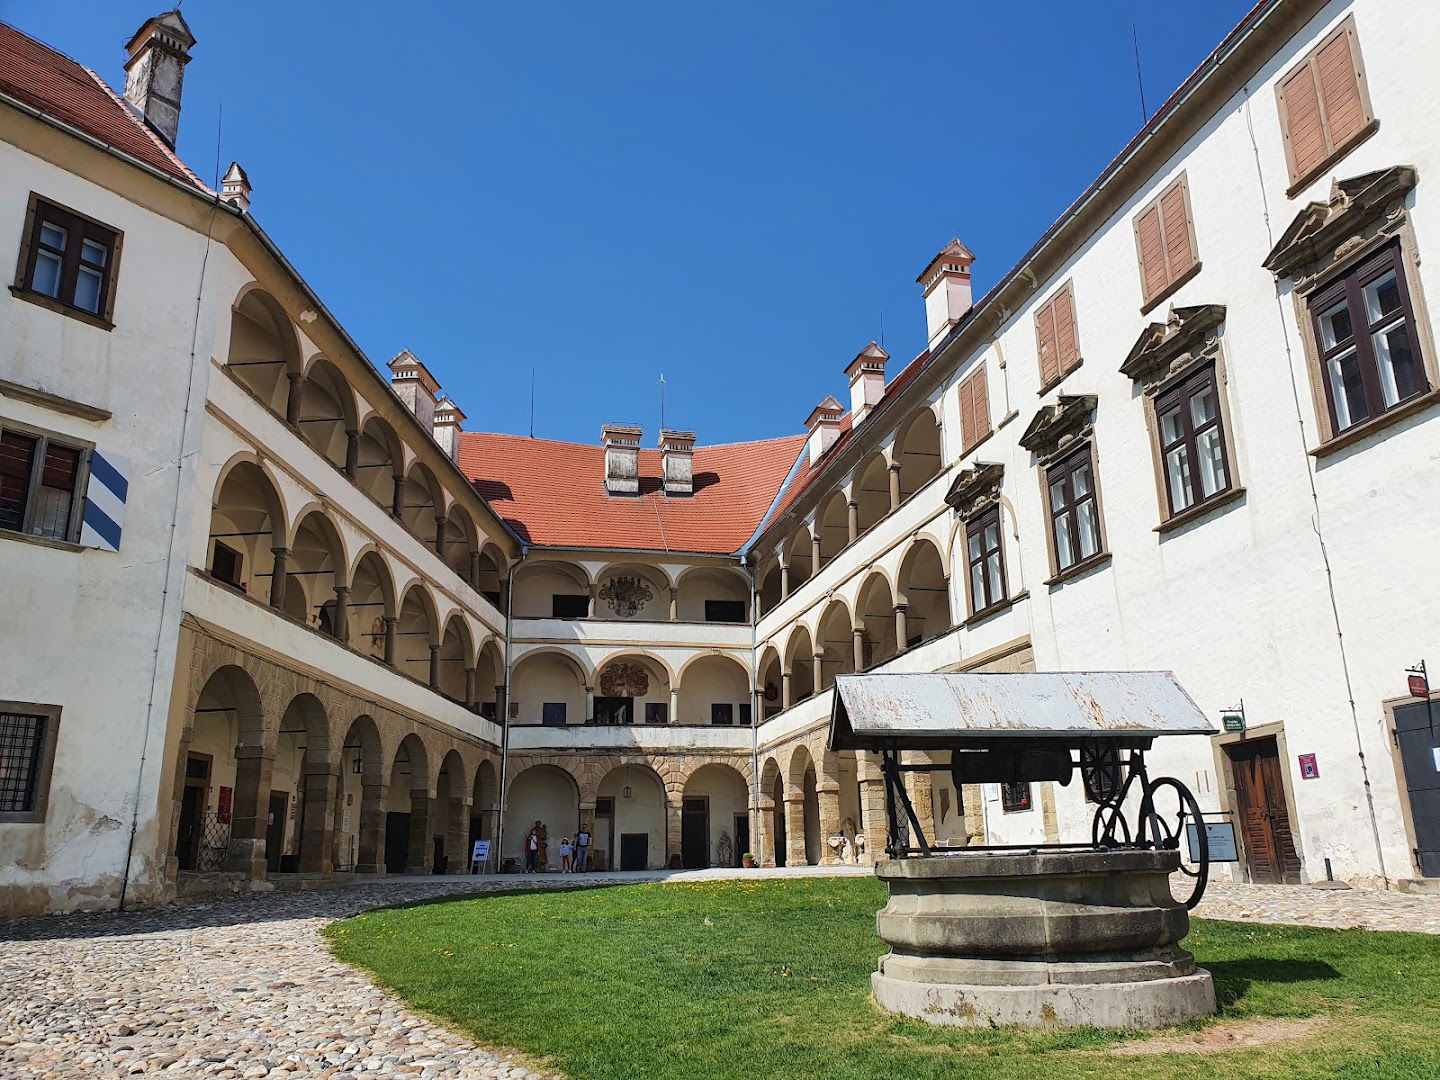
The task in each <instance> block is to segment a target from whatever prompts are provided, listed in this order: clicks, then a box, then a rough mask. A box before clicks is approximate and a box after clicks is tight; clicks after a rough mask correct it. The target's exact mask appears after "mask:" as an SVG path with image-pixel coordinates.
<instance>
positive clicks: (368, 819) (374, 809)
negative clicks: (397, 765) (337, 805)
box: [355, 777, 385, 874]
mask: <svg viewBox="0 0 1440 1080" xmlns="http://www.w3.org/2000/svg"><path fill="white" fill-rule="evenodd" d="M356 832H357V834H358V836H357V845H356V847H357V854H356V857H355V872H356V873H357V874H383V873H385V782H384V781H383V780H372V779H371V778H369V777H363V778H362V780H361V784H360V828H359V829H357V830H356Z"/></svg>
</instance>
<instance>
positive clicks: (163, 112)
mask: <svg viewBox="0 0 1440 1080" xmlns="http://www.w3.org/2000/svg"><path fill="white" fill-rule="evenodd" d="M194 44H195V35H194V34H192V33H190V27H189V26H187V25H186V24H185V18H184V16H182V15H181V14H180V9H179V8H176V9H175V10H173V11H167V12H165V13H163V14H161V15H156V16H155V17H154V18H153V19H147V20H146V21H145V23H144V25H142V26H141V27H140V29H139V30H136V31H135V33H134V35H133V36H132V37H131V38H130V40H129V41H128V42H126V44H125V51H126V52H127V53H129V54H130V59H129V60H127V61H125V100H126V101H128V102H130V104H131V105H133V106H135V108H136V110H137V111H138V112H139V113H140V115H141V116H143V117H144V118H145V122H146V123H147V124H149V125H150V127H151V129H152V130H154V131H155V133H156V134H157V135H159V136H160V137H161V138H162V139H164V140H165V142H166V143H167V144H168V145H169V147H170V148H171V149H172V150H173V149H174V148H175V139H176V136H177V135H178V134H179V131H180V92H181V89H182V88H183V86H184V84H185V65H186V64H188V63H189V62H190V49H191V47H192V46H194Z"/></svg>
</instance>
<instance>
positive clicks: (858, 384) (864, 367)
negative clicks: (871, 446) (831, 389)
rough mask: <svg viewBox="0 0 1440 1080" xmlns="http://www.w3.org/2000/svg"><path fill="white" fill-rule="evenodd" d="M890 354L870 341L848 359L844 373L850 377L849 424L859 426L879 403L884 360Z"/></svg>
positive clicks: (883, 381)
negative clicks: (852, 357)
mask: <svg viewBox="0 0 1440 1080" xmlns="http://www.w3.org/2000/svg"><path fill="white" fill-rule="evenodd" d="M889 359H890V354H889V353H887V352H886V351H885V350H884V349H882V348H881V347H880V346H879V345H877V344H875V342H873V341H872V342H870V344H869V345H866V346H865V348H863V349H861V350H860V353H859V355H858V356H856V357H855V359H854V360H851V361H850V365H849V366H848V367H847V368H846V369H845V374H846V375H847V376H848V377H849V379H850V426H851V427H852V428H854V427H859V426H860V421H862V420H864V419H865V416H866V414H867V413H869V412H870V410H871V409H873V408H874V407H875V406H876V405H878V404H880V399H881V397H883V396H884V394H885V361H886V360H889Z"/></svg>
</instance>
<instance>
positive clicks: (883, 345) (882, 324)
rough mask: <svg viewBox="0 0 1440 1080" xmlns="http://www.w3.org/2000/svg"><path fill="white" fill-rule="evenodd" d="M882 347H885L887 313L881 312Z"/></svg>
mask: <svg viewBox="0 0 1440 1080" xmlns="http://www.w3.org/2000/svg"><path fill="white" fill-rule="evenodd" d="M880 347H881V348H882V349H883V348H884V347H885V312H883V311H882V312H880Z"/></svg>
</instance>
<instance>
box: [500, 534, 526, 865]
mask: <svg viewBox="0 0 1440 1080" xmlns="http://www.w3.org/2000/svg"><path fill="white" fill-rule="evenodd" d="M526 554H527V549H526V547H525V545H524V544H521V545H520V558H518V559H516V560H515V562H514V563H512V564H511V566H510V570H509V572H508V575H507V579H506V580H507V584H506V586H505V701H504V712H503V713H501V715H499V716H497V717H496V718H495V719H496V721H497V722H498V723H499V725H500V790H499V791H497V792H495V809H496V811H497V813H496V815H495V872H496V873H497V874H498V873H499V872H500V867H501V866H502V865H503V864H502V863H501V861H500V860H501V859H502V858H503V857H504V851H505V848H504V846H503V845H504V843H505V817H506V814H507V813H508V812H509V808H510V807H509V799H507V798H506V790H507V786H508V785H507V780H508V774H509V771H510V660H511V650H510V637H511V635H510V626H511V624H512V623H513V622H514V618H515V568H516V567H518V566H519V565H520V564H521V563H522V562H524V561H525V556H526Z"/></svg>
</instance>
